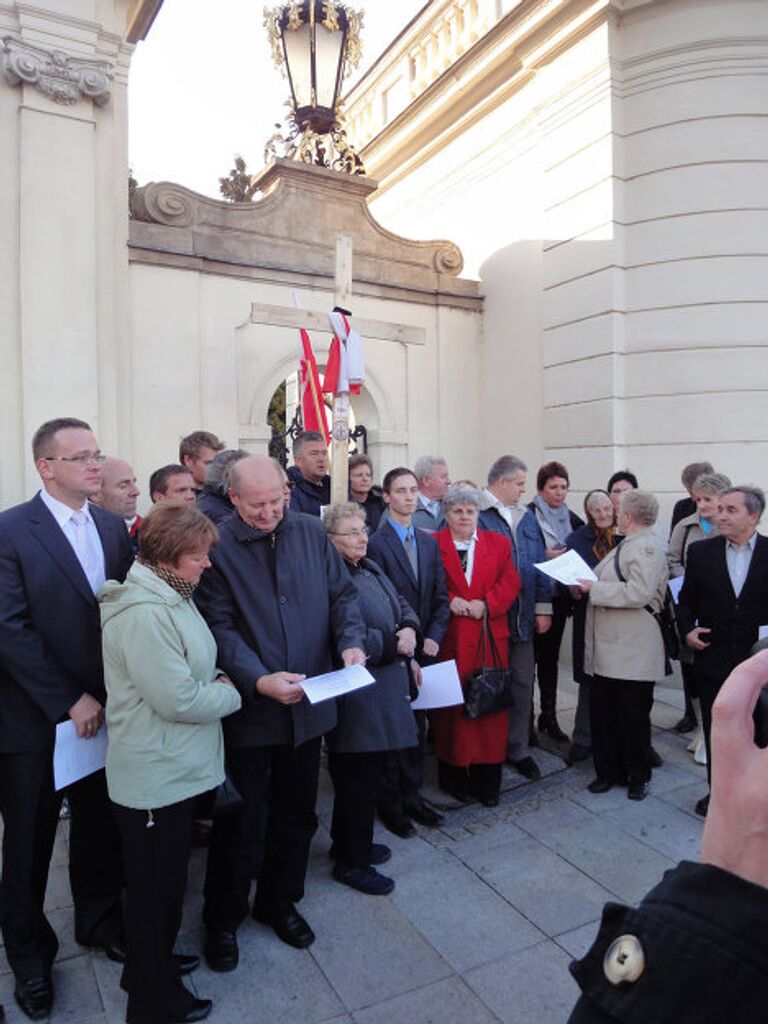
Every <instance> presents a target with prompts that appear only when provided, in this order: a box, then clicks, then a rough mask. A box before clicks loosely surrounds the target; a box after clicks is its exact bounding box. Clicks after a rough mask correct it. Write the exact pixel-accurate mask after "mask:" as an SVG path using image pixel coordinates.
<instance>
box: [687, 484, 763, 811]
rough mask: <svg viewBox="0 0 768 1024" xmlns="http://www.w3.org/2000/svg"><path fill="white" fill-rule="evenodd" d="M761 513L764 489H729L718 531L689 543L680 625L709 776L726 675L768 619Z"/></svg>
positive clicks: (703, 802) (700, 805)
mask: <svg viewBox="0 0 768 1024" xmlns="http://www.w3.org/2000/svg"><path fill="white" fill-rule="evenodd" d="M764 510H765V495H764V494H763V492H762V491H761V490H760V489H759V488H757V487H747V486H739V487H731V488H729V489H728V490H727V491H725V492H724V493H723V494H722V495H721V496H720V503H719V508H718V513H717V528H718V531H719V536H717V537H712V538H709V539H707V540H705V541H697V542H696V543H694V544H691V546H690V547H689V548H688V557H687V561H686V567H685V580H684V582H683V587H682V590H681V591H680V598H679V601H678V605H677V622H678V628H679V630H680V635H681V637H683V638H684V640H685V642H686V643H687V644H688V646H689V647H691V648H692V649H693V650H694V651H695V655H694V662H693V671H694V675H695V679H696V685H697V688H698V691H699V696H700V699H701V718H702V724H703V726H704V736H705V739H706V742H707V772H708V774H709V775H710V777H711V757H712V754H711V748H710V739H709V734H710V728H711V724H712V704H713V703H714V700H715V697H716V696H717V694H718V691H719V690H720V687H721V686H722V685H723V682H724V681H725V679H726V678H727V676H728V675H729V673H730V672H732V671H733V669H734V668H735V667H736V665H738V664H739V662H741V661H743V660H744V659H745V658H746V657H747V656H748V655H749V651H750V648H751V647H752V645H753V644H754V642H755V641H756V640H757V638H758V630H759V627H760V626H763V625H767V624H768V540H766V538H765V537H761V536H760V535H759V534H758V533H757V532H756V528H757V524H758V522H759V521H760V517H761V516H762V514H763V512H764ZM708 801H709V797H707V796H705V797H703V798H702V799H701V800H700V801H699V803H698V804H697V805H696V811H697V813H699V814H702V815H705V814H706V813H707V805H708Z"/></svg>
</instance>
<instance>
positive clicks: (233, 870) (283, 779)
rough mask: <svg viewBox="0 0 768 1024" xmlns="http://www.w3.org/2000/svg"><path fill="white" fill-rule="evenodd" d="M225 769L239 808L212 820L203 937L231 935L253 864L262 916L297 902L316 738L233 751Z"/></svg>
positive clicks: (308, 838) (313, 819) (312, 819)
mask: <svg viewBox="0 0 768 1024" xmlns="http://www.w3.org/2000/svg"><path fill="white" fill-rule="evenodd" d="M227 770H228V771H229V775H230V778H231V779H232V782H233V783H234V784H235V786H236V787H237V789H238V791H239V792H240V794H241V796H242V797H243V806H242V807H240V808H239V809H238V810H236V811H233V812H232V813H231V814H228V815H226V816H225V817H223V818H220V819H218V820H216V821H215V822H214V824H213V832H212V834H211V845H210V848H209V851H208V866H207V870H206V875H205V904H204V907H203V920H204V921H205V924H206V926H207V928H208V930H209V931H213V932H217V931H235V930H236V929H237V927H238V925H239V924H240V922H241V921H242V920H243V918H244V917H245V916H246V914H247V913H248V896H249V893H250V888H251V875H252V870H253V866H254V863H256V864H257V865H260V867H259V871H258V876H259V877H258V886H257V893H256V903H257V904H258V905H259V907H260V908H261V909H263V910H264V911H266V912H268V913H269V912H271V911H273V910H275V909H280V908H283V907H285V906H286V905H287V904H288V903H297V902H298V901H299V900H300V899H301V898H302V896H303V895H304V879H305V877H306V873H307V861H308V859H309V845H310V843H311V842H312V836H313V835H314V834H315V830H316V829H317V815H316V814H315V803H316V801H317V782H318V776H319V772H320V738H319V737H318V738H317V739H314V740H309V741H308V742H307V743H303V744H302V745H301V746H300V747H289V746H271V747H233V748H231V749H230V750H229V751H228V752H227Z"/></svg>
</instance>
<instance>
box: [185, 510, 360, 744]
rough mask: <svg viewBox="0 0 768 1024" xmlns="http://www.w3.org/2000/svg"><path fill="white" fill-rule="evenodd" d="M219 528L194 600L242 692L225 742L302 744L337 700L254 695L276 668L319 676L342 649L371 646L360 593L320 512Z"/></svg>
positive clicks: (324, 724)
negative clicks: (257, 525) (268, 528)
mask: <svg viewBox="0 0 768 1024" xmlns="http://www.w3.org/2000/svg"><path fill="white" fill-rule="evenodd" d="M219 534H220V540H219V543H218V544H217V545H216V547H214V548H212V549H211V553H210V559H211V563H212V565H211V568H210V569H206V571H205V572H204V573H203V576H202V579H201V581H200V586H199V587H198V589H197V591H196V592H195V602H196V604H197V606H198V607H199V609H200V611H201V612H202V614H203V617H204V618H205V620H206V621H207V623H208V625H209V627H210V629H211V632H212V633H213V635H214V637H215V638H216V644H217V647H218V662H219V665H220V666H221V668H222V669H223V670H224V671H225V672H226V673H227V675H228V676H229V677H230V678H231V679H232V681H233V682H234V683H235V685H236V686H237V688H238V689H239V690H240V693H241V695H242V698H243V708H242V710H241V711H238V712H237V714H235V715H232V716H231V717H230V718H228V719H227V721H226V722H225V723H224V736H225V739H226V740H227V742H228V743H229V744H231V745H232V746H236V747H260V746H268V745H272V744H292V745H295V746H299V744H301V743H304V742H305V741H306V740H309V739H313V738H314V737H316V736H321V735H322V734H323V733H325V732H329V731H330V730H331V729H332V728H333V727H334V725H335V724H336V704H335V702H334V701H332V700H330V701H323V702H322V703H320V704H314V705H313V704H310V703H309V701H308V700H307V699H306V697H305V698H304V699H303V700H301V701H299V702H298V703H296V704H291V705H290V706H287V705H283V704H280V703H279V702H278V701H275V700H272V699H271V698H270V697H264V696H262V695H261V694H259V693H257V692H256V681H257V680H258V679H259V677H260V676H263V675H269V674H270V673H272V672H296V673H301V674H303V675H305V676H314V675H320V674H322V673H323V672H329V671H331V669H333V668H334V665H335V663H336V662H337V661H338V660H339V658H340V656H341V652H342V651H343V650H345V649H347V648H350V647H359V648H361V649H365V626H364V624H363V619H362V615H361V612H360V607H359V604H358V599H357V591H356V590H355V588H354V586H353V584H352V581H351V579H350V578H349V573H348V572H347V570H346V569H345V568H344V564H343V562H342V559H341V556H340V555H339V554H338V552H337V551H336V549H335V548H334V547H333V545H332V544H331V542H330V541H329V540H328V537H327V534H326V532H325V529H324V527H323V524H322V523H321V522H320V520H319V519H318V518H316V517H314V516H308V515H302V514H300V513H296V512H291V511H290V510H289V511H287V512H285V514H284V516H283V519H282V520H281V521H280V522H279V523H278V525H277V527H276V528H275V529H274V530H273V531H272V532H271V533H265V532H263V531H261V530H255V529H253V528H252V527H250V526H248V524H247V523H245V522H244V521H243V520H242V519H241V518H240V516H239V515H233V516H231V517H230V518H229V519H227V520H226V521H225V522H223V523H222V524H221V527H220V529H219Z"/></svg>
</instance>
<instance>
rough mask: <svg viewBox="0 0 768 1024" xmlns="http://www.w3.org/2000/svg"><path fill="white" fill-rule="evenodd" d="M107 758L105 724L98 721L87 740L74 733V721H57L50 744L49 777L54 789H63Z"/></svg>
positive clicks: (97, 768) (104, 762)
mask: <svg viewBox="0 0 768 1024" xmlns="http://www.w3.org/2000/svg"><path fill="white" fill-rule="evenodd" d="M106 762H107V727H106V725H102V727H101V728H100V729H99V731H98V732H97V733H96V735H95V736H94V737H93V738H92V739H90V740H84V739H82V737H80V736H78V735H77V729H76V727H75V723H74V722H72V721H68V722H59V724H58V725H57V726H56V743H55V745H54V748H53V781H54V785H55V787H56V789H64V787H65V786H70V785H71V784H72V783H73V782H79V781H80V779H84V778H85V777H86V775H92V774H93V773H94V772H97V771H98V770H99V769H100V768H103V767H104V765H105V764H106Z"/></svg>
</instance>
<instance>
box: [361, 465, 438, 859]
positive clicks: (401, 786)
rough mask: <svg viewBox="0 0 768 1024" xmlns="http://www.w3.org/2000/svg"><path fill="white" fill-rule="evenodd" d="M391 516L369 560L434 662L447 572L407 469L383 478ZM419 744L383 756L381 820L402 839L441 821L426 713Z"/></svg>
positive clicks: (420, 653)
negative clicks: (428, 783)
mask: <svg viewBox="0 0 768 1024" xmlns="http://www.w3.org/2000/svg"><path fill="white" fill-rule="evenodd" d="M383 494H384V501H385V503H386V506H387V513H388V515H387V518H386V520H384V521H383V522H382V525H381V528H380V529H378V530H377V531H376V532H375V533H374V534H373V535H372V536H371V537H370V538H369V541H368V557H369V558H372V559H373V561H374V562H377V563H378V564H379V565H380V566H381V568H382V569H383V570H384V572H385V573H386V574H387V577H388V578H389V579H390V580H391V581H392V583H394V585H395V588H396V590H397V592H398V594H400V596H401V597H403V598H405V600H406V601H407V602H408V604H409V605H410V606H411V608H413V609H414V611H415V612H416V614H417V615H418V617H419V622H420V623H421V639H420V645H419V648H418V650H417V660H418V662H419V664H420V665H422V666H425V665H431V664H433V663H434V661H435V658H436V656H437V653H438V651H439V649H440V644H441V643H442V642H443V637H444V636H445V631H446V629H447V628H448V621H449V619H450V617H451V612H450V609H449V607H448V591H447V590H446V586H445V572H444V571H443V562H442V559H441V558H440V551H439V549H438V546H437V541H436V540H435V538H434V537H433V536H432V534H431V533H430V532H428V531H427V530H421V529H419V528H418V527H417V526H416V525H415V523H414V521H413V516H414V513H415V512H416V509H417V507H418V504H419V483H418V480H417V479H416V474H415V473H414V472H413V470H410V469H408V468H407V467H406V466H396V467H394V468H393V469H390V470H389V471H388V472H387V474H386V475H385V477H384V483H383ZM414 714H415V716H416V728H417V730H418V736H419V741H418V745H416V746H413V747H410V748H408V749H400V750H390V751H388V752H387V753H386V754H385V755H384V777H383V779H382V785H381V788H380V790H379V808H378V811H379V820H380V821H381V823H382V824H383V825H384V827H385V828H387V829H389V831H390V832H393V833H394V834H395V835H397V836H400V837H401V838H403V839H407V838H408V837H410V836H414V835H416V829H415V828H414V827H413V822H414V821H416V822H418V823H419V824H420V825H425V826H426V827H427V828H436V827H437V826H438V825H441V824H442V822H443V817H442V815H441V814H439V813H438V812H437V811H436V810H435V809H434V807H431V806H430V805H429V804H428V803H427V801H426V800H425V799H424V797H423V796H422V795H421V792H420V791H421V787H422V784H423V781H424V771H423V764H424V734H425V731H426V714H425V713H424V712H423V711H416V712H414Z"/></svg>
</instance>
